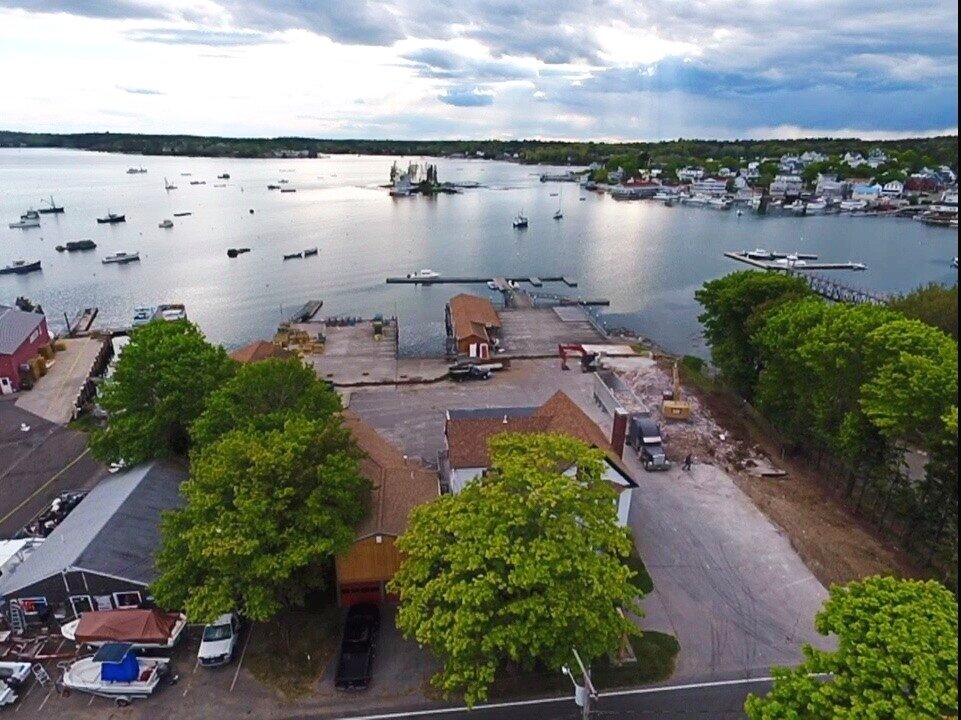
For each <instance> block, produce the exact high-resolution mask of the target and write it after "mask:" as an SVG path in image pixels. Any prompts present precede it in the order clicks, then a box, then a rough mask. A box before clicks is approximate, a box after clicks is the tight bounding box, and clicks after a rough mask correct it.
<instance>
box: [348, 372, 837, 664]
mask: <svg viewBox="0 0 961 720" xmlns="http://www.w3.org/2000/svg"><path fill="white" fill-rule="evenodd" d="M626 362H630V361H626V360H619V361H618V364H619V365H620V366H623V365H624V364H625V363H626ZM592 377H593V376H592V375H590V374H584V373H581V372H578V371H577V370H570V371H567V372H564V371H562V370H560V369H559V364H558V362H557V361H555V360H528V361H522V362H515V363H514V364H513V366H512V368H511V370H509V371H507V372H505V373H502V374H501V375H499V376H497V377H495V379H492V380H490V381H487V382H476V383H464V384H453V383H439V384H436V385H430V386H424V387H421V388H417V389H403V388H401V389H388V388H383V389H381V388H377V389H371V390H363V391H355V392H354V393H353V394H352V395H351V398H350V407H351V409H353V410H354V411H355V412H357V413H358V414H359V415H360V416H361V417H363V418H364V419H365V420H366V421H367V422H369V423H371V424H373V425H374V426H375V427H377V428H378V429H379V430H380V431H381V432H382V433H383V434H384V435H385V436H387V437H389V438H390V439H391V441H393V442H395V443H397V444H398V446H399V447H401V448H402V449H403V450H404V452H406V453H408V454H411V455H419V456H421V457H425V458H427V459H436V456H437V452H438V451H439V450H440V449H442V448H443V445H444V436H443V433H444V412H445V411H446V410H447V409H448V408H482V407H496V406H504V405H534V404H540V403H542V402H543V401H544V400H546V399H547V398H548V397H550V395H552V394H553V393H554V392H555V391H557V390H563V391H564V392H566V393H567V394H568V395H570V396H571V398H572V399H574V401H575V402H577V403H578V404H579V405H580V406H581V408H582V409H583V410H584V411H585V412H587V413H588V415H590V416H591V417H592V418H594V420H595V421H596V422H598V424H599V425H600V426H601V427H602V429H603V430H604V432H605V433H608V434H609V433H610V423H611V419H610V417H609V416H607V415H605V414H604V413H603V411H601V410H600V408H599V407H598V406H597V405H596V403H594V401H593V397H592V389H591V388H592ZM625 460H626V462H627V463H628V465H629V466H630V467H631V469H632V471H633V474H634V477H635V479H636V480H637V481H638V483H639V485H640V487H639V489H638V490H637V491H635V493H634V499H633V507H632V510H631V518H630V524H631V528H632V530H633V532H634V537H635V542H636V544H637V547H638V551H639V552H640V554H641V557H642V558H644V561H645V562H646V563H647V565H648V569H649V571H650V573H651V576H652V578H653V580H654V584H655V592H654V593H653V594H652V595H651V596H649V597H648V598H646V599H645V601H644V604H645V608H646V611H647V617H646V618H645V619H644V620H643V621H641V623H640V624H641V627H646V628H649V629H652V630H663V631H665V632H670V633H672V634H673V635H675V636H676V637H677V638H678V641H679V642H680V645H681V651H680V654H679V656H678V665H677V671H676V673H675V676H674V678H675V679H676V680H683V679H703V678H719V677H720V678H729V677H734V676H744V675H750V674H755V673H758V672H766V671H767V670H768V669H769V667H770V666H771V665H773V664H784V663H788V664H790V663H794V662H797V661H800V660H801V659H802V656H801V652H800V645H801V643H802V642H815V643H818V644H823V642H824V639H823V638H821V637H820V636H819V635H817V633H816V632H815V630H814V614H815V613H816V612H817V611H818V610H819V609H820V607H821V603H822V602H823V600H824V599H825V598H826V597H827V592H826V590H825V589H824V587H823V586H822V585H821V584H820V583H819V582H818V580H817V579H816V578H815V577H814V575H813V574H812V573H811V572H810V571H809V570H808V568H807V567H806V566H805V565H804V563H803V562H802V561H801V559H800V557H799V556H798V555H797V553H795V552H794V550H793V548H792V547H791V544H790V542H789V541H788V539H787V538H786V537H785V536H784V534H783V533H782V532H781V531H780V530H779V529H778V528H777V527H776V526H774V525H773V524H772V523H771V522H770V521H769V520H768V519H767V518H766V517H765V516H764V515H763V514H762V513H761V512H760V511H759V510H758V509H757V508H756V507H755V506H754V504H753V503H752V502H751V500H750V498H748V497H747V495H745V494H744V493H743V492H742V491H741V490H740V489H739V488H738V487H737V486H736V485H735V483H734V481H733V479H732V478H731V477H730V476H728V475H727V474H725V473H724V472H723V471H722V470H720V469H718V468H715V467H713V466H708V465H695V468H694V472H693V473H683V472H681V471H680V470H679V469H677V468H675V469H673V470H670V471H668V472H662V473H647V472H645V471H644V470H643V469H641V467H640V466H639V464H638V463H637V462H636V460H635V458H634V457H633V454H632V453H630V452H628V453H626V458H625Z"/></svg>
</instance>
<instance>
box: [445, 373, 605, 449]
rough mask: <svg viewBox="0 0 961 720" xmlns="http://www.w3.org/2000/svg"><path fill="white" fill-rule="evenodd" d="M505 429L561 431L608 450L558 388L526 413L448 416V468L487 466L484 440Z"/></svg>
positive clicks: (599, 433) (594, 427) (598, 432)
mask: <svg viewBox="0 0 961 720" xmlns="http://www.w3.org/2000/svg"><path fill="white" fill-rule="evenodd" d="M504 432H513V433H538V432H555V433H562V434H564V435H569V436H571V437H574V438H577V439H578V440H581V441H582V442H585V443H587V444H588V445H593V446H595V447H597V448H600V449H601V450H605V451H609V450H611V444H610V443H609V442H608V440H607V437H606V436H605V435H604V433H603V432H602V431H601V429H600V428H599V427H598V426H597V425H596V424H595V422H594V421H593V420H591V419H590V418H589V417H588V416H587V415H586V414H585V413H584V411H583V410H581V409H580V407H578V405H577V403H575V402H574V401H573V400H571V399H570V398H569V397H568V396H567V395H565V394H564V393H563V392H561V391H558V392H556V393H554V394H553V395H552V396H551V397H550V398H549V399H548V400H547V402H545V403H544V404H543V405H541V406H540V407H539V408H537V409H536V410H535V411H534V412H533V414H531V415H529V416H521V417H517V416H514V417H510V416H506V415H505V417H503V418H500V419H494V418H451V419H449V420H448V421H447V445H448V451H449V453H450V464H451V467H453V468H472V467H487V466H488V465H489V464H490V453H489V449H488V447H487V442H488V440H490V438H491V437H492V436H493V435H498V434H500V433H504Z"/></svg>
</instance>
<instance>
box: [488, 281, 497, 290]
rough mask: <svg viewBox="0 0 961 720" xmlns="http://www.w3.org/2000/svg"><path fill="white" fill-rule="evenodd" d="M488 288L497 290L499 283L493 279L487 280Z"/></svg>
mask: <svg viewBox="0 0 961 720" xmlns="http://www.w3.org/2000/svg"><path fill="white" fill-rule="evenodd" d="M487 289H488V290H496V289H497V283H496V282H494V281H493V280H488V281H487Z"/></svg>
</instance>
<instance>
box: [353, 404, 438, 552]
mask: <svg viewBox="0 0 961 720" xmlns="http://www.w3.org/2000/svg"><path fill="white" fill-rule="evenodd" d="M344 421H345V423H346V425H347V427H348V428H350V431H351V434H352V435H353V437H354V441H355V442H356V443H357V447H359V448H360V450H361V452H363V453H364V457H363V458H362V459H361V461H360V472H361V474H362V475H363V476H364V477H366V478H367V479H368V480H370V482H371V484H372V485H373V489H372V491H371V505H370V512H369V513H368V514H367V517H365V518H364V519H363V520H362V521H361V522H360V524H359V525H358V526H357V539H358V540H361V539H363V538H365V537H370V536H371V535H394V536H396V535H401V534H402V533H403V532H404V530H406V529H407V517H408V516H409V515H410V511H411V510H413V509H414V508H415V507H417V506H418V505H423V504H424V503H426V502H429V501H430V500H433V499H434V498H435V497H437V496H438V495H439V493H440V488H439V485H438V480H437V474H436V473H434V472H433V471H431V470H429V469H428V468H426V467H425V466H424V465H422V464H421V463H420V462H417V461H415V460H411V459H405V458H404V456H403V454H402V453H401V452H400V451H399V450H398V449H397V448H396V447H394V446H393V445H391V444H390V443H389V442H387V441H386V440H385V439H384V438H383V437H382V436H381V435H380V433H378V432H377V431H376V430H374V428H372V427H371V426H370V425H368V424H367V423H365V422H363V421H362V420H361V419H360V418H359V417H357V416H356V415H354V414H353V413H350V412H346V413H344Z"/></svg>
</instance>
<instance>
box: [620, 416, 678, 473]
mask: <svg viewBox="0 0 961 720" xmlns="http://www.w3.org/2000/svg"><path fill="white" fill-rule="evenodd" d="M627 442H628V444H629V445H630V446H631V447H633V448H634V449H635V450H637V456H638V458H639V459H640V461H641V464H642V465H643V466H644V469H645V470H647V471H648V472H651V471H653V470H667V469H668V468H670V467H671V462H670V461H669V460H668V459H667V454H666V453H665V452H664V446H663V445H662V444H661V429H660V428H659V427H658V426H657V423H656V422H654V420H653V419H651V418H650V417H646V416H643V415H635V416H633V417H632V418H631V423H630V427H629V428H628V434H627Z"/></svg>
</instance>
